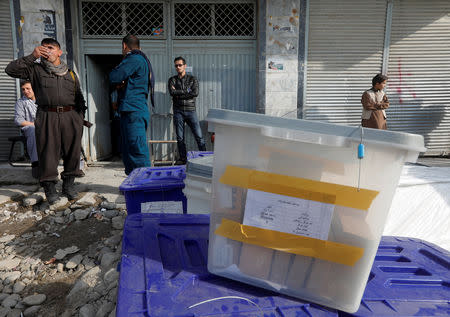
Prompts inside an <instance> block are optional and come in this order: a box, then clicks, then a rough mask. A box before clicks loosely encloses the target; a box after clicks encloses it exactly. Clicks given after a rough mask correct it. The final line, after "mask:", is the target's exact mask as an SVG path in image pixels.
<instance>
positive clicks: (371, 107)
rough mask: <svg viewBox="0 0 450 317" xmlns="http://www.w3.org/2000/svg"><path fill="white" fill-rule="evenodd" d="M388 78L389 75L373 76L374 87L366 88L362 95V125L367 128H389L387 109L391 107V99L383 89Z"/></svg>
mask: <svg viewBox="0 0 450 317" xmlns="http://www.w3.org/2000/svg"><path fill="white" fill-rule="evenodd" d="M387 80H388V78H387V76H385V75H382V74H377V75H376V76H375V77H374V78H372V88H371V89H369V90H366V91H365V92H364V93H363V95H362V97H361V103H362V106H363V111H362V115H361V125H362V126H363V127H365V128H373V129H382V130H386V129H387V124H386V111H385V109H387V108H388V107H389V100H388V98H387V96H386V93H385V92H384V90H383V89H384V87H386V83H387Z"/></svg>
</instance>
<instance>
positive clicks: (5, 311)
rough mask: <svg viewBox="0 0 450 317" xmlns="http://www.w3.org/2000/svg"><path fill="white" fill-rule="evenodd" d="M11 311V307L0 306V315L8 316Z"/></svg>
mask: <svg viewBox="0 0 450 317" xmlns="http://www.w3.org/2000/svg"><path fill="white" fill-rule="evenodd" d="M10 311H11V309H10V308H7V307H0V317H6V316H7V315H8V313H9V312H10Z"/></svg>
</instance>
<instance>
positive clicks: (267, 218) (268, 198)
mask: <svg viewBox="0 0 450 317" xmlns="http://www.w3.org/2000/svg"><path fill="white" fill-rule="evenodd" d="M333 211H334V205H332V204H327V203H322V202H318V201H312V200H306V199H301V198H296V197H289V196H283V195H278V194H273V193H266V192H262V191H258V190H253V189H249V190H248V192H247V201H246V203H245V212H244V225H247V226H253V227H258V228H263V229H269V230H274V231H280V232H285V233H291V234H296V235H300V236H305V237H310V238H315V239H320V240H327V239H328V233H329V231H330V226H331V218H332V217H333Z"/></svg>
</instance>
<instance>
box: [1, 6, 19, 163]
mask: <svg viewBox="0 0 450 317" xmlns="http://www.w3.org/2000/svg"><path fill="white" fill-rule="evenodd" d="M0 43H2V44H1V45H0V160H2V161H6V160H7V159H8V154H9V147H10V144H9V142H8V137H10V136H14V135H18V134H19V128H18V127H16V126H15V125H14V105H15V103H16V100H17V90H16V89H17V88H16V80H15V79H13V78H11V77H9V76H8V75H6V73H5V67H6V66H7V65H8V63H9V62H11V61H12V60H13V59H14V44H13V35H12V26H11V11H10V1H8V0H0Z"/></svg>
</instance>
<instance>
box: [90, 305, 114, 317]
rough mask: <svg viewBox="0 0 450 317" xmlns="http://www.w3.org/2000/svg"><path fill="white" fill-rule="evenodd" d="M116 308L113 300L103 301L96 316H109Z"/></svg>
mask: <svg viewBox="0 0 450 317" xmlns="http://www.w3.org/2000/svg"><path fill="white" fill-rule="evenodd" d="M113 309H114V304H113V303H111V302H106V303H103V304H102V305H101V306H100V307H99V309H98V310H97V314H95V317H107V316H108V314H109V313H110V312H111V311H112V310H113Z"/></svg>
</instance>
